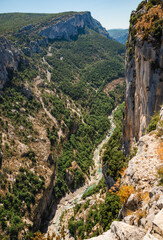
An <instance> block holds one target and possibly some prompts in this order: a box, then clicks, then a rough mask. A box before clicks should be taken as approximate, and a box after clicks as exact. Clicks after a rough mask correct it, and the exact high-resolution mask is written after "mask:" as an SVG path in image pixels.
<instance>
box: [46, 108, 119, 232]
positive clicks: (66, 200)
mask: <svg viewBox="0 0 163 240" xmlns="http://www.w3.org/2000/svg"><path fill="white" fill-rule="evenodd" d="M115 110H116V109H114V110H113V111H112V114H111V115H110V116H109V120H110V123H111V127H110V130H109V131H108V133H107V135H106V137H105V139H104V140H103V141H102V142H101V143H100V144H99V145H98V146H97V148H96V149H95V151H94V154H93V160H94V167H93V169H91V171H90V173H91V174H92V173H93V172H95V176H94V174H93V175H91V176H90V179H87V182H86V183H85V184H84V186H82V187H81V188H79V189H77V190H75V191H74V192H72V193H69V194H66V196H65V197H63V198H62V199H61V200H60V202H59V204H58V205H57V209H56V206H55V207H54V209H53V210H52V215H54V217H53V218H52V220H51V221H50V222H49V224H48V229H47V233H48V234H49V235H50V236H51V235H52V234H53V233H55V234H58V233H59V231H60V217H61V215H62V213H63V212H64V211H65V210H70V209H71V208H73V207H74V206H75V205H76V204H78V203H80V201H81V198H82V195H83V194H84V192H85V191H87V190H88V189H89V188H90V187H91V186H93V185H97V184H98V182H99V181H100V180H101V178H102V165H101V159H100V155H101V149H102V148H103V146H104V144H105V143H107V142H108V140H109V138H110V136H111V135H112V133H113V131H114V128H115V124H114V121H113V114H114V111H115Z"/></svg>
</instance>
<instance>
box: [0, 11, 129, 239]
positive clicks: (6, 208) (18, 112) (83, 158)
mask: <svg viewBox="0 0 163 240" xmlns="http://www.w3.org/2000/svg"><path fill="white" fill-rule="evenodd" d="M66 14H68V15H72V14H75V13H73V12H70V13H61V14H57V15H53V14H21V13H20V14H19V13H18V14H14V13H13V14H0V33H3V34H5V33H8V32H9V31H10V40H11V41H12V43H15V39H16V41H17V43H16V44H17V46H18V47H20V49H22V48H24V47H25V46H26V47H28V46H29V44H30V42H31V41H33V40H37V39H40V37H37V36H36V35H35V34H34V32H32V31H31V33H30V34H28V35H27V36H23V35H22V36H21V34H17V35H12V33H13V32H14V33H15V32H17V31H18V30H19V29H20V28H21V27H23V26H26V25H29V24H33V25H35V27H36V28H38V29H39V27H40V26H42V27H43V26H44V24H48V22H49V21H51V19H52V18H53V17H56V18H60V17H61V18H62V17H63V18H64V16H65V15H66ZM13 19H14V21H13ZM56 21H58V20H56ZM13 23H14V25H13ZM49 46H51V53H52V56H48V55H46V54H47V52H46V51H47V47H45V48H43V51H42V53H40V54H36V53H32V54H33V55H32V58H31V57H27V61H26V62H27V66H25V67H24V68H26V69H23V68H21V69H19V70H18V71H17V72H14V74H13V76H12V79H10V81H9V83H8V84H6V86H5V88H4V89H3V94H1V95H0V105H1V107H0V115H1V118H0V119H1V120H0V130H2V131H3V132H4V133H5V135H6V136H7V137H6V142H5V144H3V146H2V147H1V149H2V152H3V157H5V158H4V159H5V161H6V159H7V161H8V162H9V161H12V157H13V156H14V158H17V160H19V159H18V158H20V161H21V159H23V160H22V161H23V162H24V163H25V164H26V166H29V168H30V167H31V166H32V167H33V171H37V168H38V169H39V167H40V165H39V164H40V163H39V160H38V159H39V158H40V156H39V152H38V153H37V152H36V151H37V150H36V145H37V141H35V138H38V139H39V138H40V137H41V136H40V135H39V134H38V132H37V131H39V130H40V129H41V131H42V129H43V130H45V131H44V132H45V134H46V136H47V137H48V139H49V141H50V154H51V156H53V157H54V159H55V160H53V159H52V160H51V162H50V165H49V163H48V162H47V165H48V166H46V167H47V168H48V167H49V168H50V167H52V165H53V163H54V162H55V163H56V166H57V177H56V181H55V185H54V186H53V197H54V199H55V201H58V200H59V199H61V198H62V197H63V196H64V195H65V193H66V192H69V191H70V190H74V189H76V188H78V187H80V186H81V185H82V184H84V181H85V178H86V175H87V176H89V169H90V166H93V160H92V158H93V152H94V150H95V148H96V146H97V144H98V143H99V142H101V140H102V139H103V138H104V137H105V134H106V132H107V130H108V129H109V128H110V122H109V120H108V115H109V114H110V113H111V112H112V110H113V109H114V108H115V107H116V106H117V105H118V104H119V103H122V102H123V101H124V90H125V86H124V84H123V85H117V86H115V88H114V90H112V91H110V92H109V93H108V94H106V93H105V92H104V89H105V87H106V84H108V83H110V82H111V81H112V80H114V79H117V78H119V77H123V76H124V52H125V47H124V46H123V45H122V44H119V43H117V42H115V41H112V40H110V39H107V38H106V37H104V36H102V35H100V34H98V33H96V32H95V31H93V30H90V29H88V28H87V29H85V34H81V35H79V37H78V39H76V40H75V41H70V42H68V41H55V42H51V43H50V44H49ZM43 56H44V58H45V61H47V63H48V64H49V65H50V66H51V67H48V68H49V71H50V72H51V81H50V82H48V81H47V79H46V77H47V76H46V70H47V65H46V63H43V59H42V58H43ZM45 61H44V62H45ZM38 75H40V76H41V78H42V83H38V85H37V82H36V81H39V79H38V78H37V79H36V77H37V76H38ZM42 101H43V103H42ZM44 107H45V108H46V111H45V109H44ZM47 111H49V114H51V115H52V116H53V117H54V118H55V119H56V121H57V124H55V123H52V121H51V120H50V119H49V117H48V116H47V115H48V114H47ZM38 118H40V119H38ZM37 120H39V123H38V125H37V123H36V121H37ZM11 126H13V129H14V130H13V131H14V134H15V139H16V140H18V141H20V142H21V143H24V144H25V145H27V147H28V149H29V150H28V151H27V152H25V153H23V154H22V155H21V156H20V155H18V153H17V149H15V146H16V144H15V142H16V141H15V142H14V140H13V141H12V140H11V139H10V137H8V133H9V132H10V128H11ZM39 128H40V129H39ZM35 129H39V130H35ZM61 130H62V133H63V134H62V135H60V132H61ZM39 133H40V132H39ZM38 135H39V137H38ZM0 136H1V135H0ZM39 140H40V139H39ZM1 141H2V140H1V138H0V143H1ZM41 141H44V138H43V140H41ZM49 141H47V142H46V140H45V144H47V145H49ZM39 150H40V149H39ZM36 160H37V161H36ZM7 161H6V162H7ZM74 161H75V162H76V164H77V165H78V166H79V167H78V169H75V170H73V168H72V162H74ZM31 162H32V165H31ZM28 163H30V164H28ZM67 170H70V171H71V174H72V178H73V182H71V183H70V182H69V179H68V178H67V175H66V173H67ZM15 171H16V170H15ZM15 171H14V174H15ZM38 172H39V171H38ZM0 185H1V189H2V190H3V192H4V193H7V194H6V195H4V196H2V197H1V199H0V200H1V203H2V206H1V209H0V221H1V226H2V229H3V230H4V231H6V234H7V236H10V238H11V239H17V238H18V234H19V232H20V231H21V230H22V229H25V228H27V229H29V230H30V229H31V227H30V226H26V225H24V224H25V223H24V222H23V220H22V219H23V217H25V218H29V219H30V220H31V221H32V217H33V211H34V209H35V206H36V203H37V196H38V198H40V196H41V193H42V192H43V191H44V188H45V185H44V179H43V178H42V177H41V176H38V175H36V174H34V173H32V172H30V171H29V170H27V169H24V168H20V169H19V173H18V174H17V176H16V181H15V182H13V183H11V184H9V183H8V182H7V180H5V178H4V179H3V175H2V178H0ZM105 188H106V187H105V185H104V180H103V181H101V182H100V184H99V185H98V186H96V187H95V188H93V189H92V190H90V191H88V192H87V193H86V194H85V195H84V196H83V198H86V197H88V196H90V195H91V194H94V193H97V192H99V191H101V189H102V191H105ZM88 206H89V201H87V202H86V204H85V206H84V208H85V209H86V208H88ZM79 211H81V208H80V206H78V205H77V206H76V208H75V210H74V215H76V213H77V212H79ZM101 211H102V208H100V206H96V207H95V208H94V209H93V208H92V209H90V210H89V214H88V215H89V218H87V223H86V224H85V223H84V221H83V220H81V221H79V222H74V220H73V219H72V221H71V222H70V223H69V227H70V232H71V234H72V235H74V236H77V231H78V235H79V236H81V238H82V239H83V238H84V235H83V232H84V231H87V233H88V234H89V233H90V232H91V228H92V227H94V226H95V225H96V224H97V223H98V222H99V221H101V226H102V224H103V222H102V220H101V216H102V215H101V216H100V214H102V212H101ZM113 214H114V213H113ZM15 217H16V219H15ZM114 217H115V216H113V215H112V216H111V217H110V219H109V221H111V219H113V218H114ZM104 218H105V217H104V214H103V219H104ZM90 219H92V223H91V222H90ZM8 222H9V224H8ZM108 224H109V222H108ZM103 226H104V227H103V229H104V228H106V227H107V223H106V220H105V224H104V225H103ZM98 233H99V232H98ZM29 235H30V233H29ZM27 238H28V237H27Z"/></svg>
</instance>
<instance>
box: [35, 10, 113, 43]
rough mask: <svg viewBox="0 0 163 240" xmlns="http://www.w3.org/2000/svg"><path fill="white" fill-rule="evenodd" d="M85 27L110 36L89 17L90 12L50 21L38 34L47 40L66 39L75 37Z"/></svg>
mask: <svg viewBox="0 0 163 240" xmlns="http://www.w3.org/2000/svg"><path fill="white" fill-rule="evenodd" d="M85 27H88V28H90V29H93V30H95V31H97V32H98V33H100V34H102V35H104V36H106V37H108V38H111V37H110V35H109V34H108V32H107V31H106V29H105V28H103V27H102V26H101V24H100V23H99V22H98V21H97V20H95V19H93V18H92V17H91V14H90V12H85V13H82V14H75V15H73V16H71V17H67V18H65V19H62V20H60V21H59V22H57V23H52V24H51V26H47V27H46V28H44V29H43V30H41V31H40V33H39V35H40V36H44V37H46V38H48V39H49V40H61V39H64V40H67V41H70V40H71V39H74V38H76V37H77V36H78V35H79V33H82V32H84V30H85Z"/></svg>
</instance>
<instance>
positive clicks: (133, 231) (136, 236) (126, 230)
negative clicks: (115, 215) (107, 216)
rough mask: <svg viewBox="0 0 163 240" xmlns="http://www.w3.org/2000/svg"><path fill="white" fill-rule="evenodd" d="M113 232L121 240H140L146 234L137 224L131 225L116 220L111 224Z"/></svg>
mask: <svg viewBox="0 0 163 240" xmlns="http://www.w3.org/2000/svg"><path fill="white" fill-rule="evenodd" d="M110 228H111V232H112V233H114V235H115V236H116V237H117V239H120V240H129V239H131V240H140V239H143V237H144V236H145V235H146V231H145V230H144V229H141V228H138V227H136V226H131V225H129V224H126V223H124V222H118V221H114V222H113V223H112V224H111V227H110Z"/></svg>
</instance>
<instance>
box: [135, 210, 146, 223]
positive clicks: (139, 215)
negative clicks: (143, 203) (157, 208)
mask: <svg viewBox="0 0 163 240" xmlns="http://www.w3.org/2000/svg"><path fill="white" fill-rule="evenodd" d="M146 214H147V212H146V210H142V209H139V210H138V211H137V212H136V221H137V224H138V226H139V221H140V219H141V218H143V217H145V216H146Z"/></svg>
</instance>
